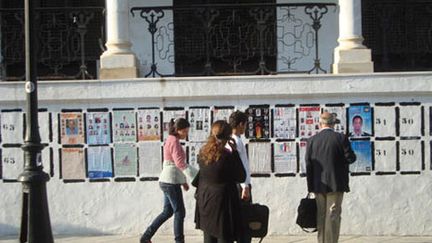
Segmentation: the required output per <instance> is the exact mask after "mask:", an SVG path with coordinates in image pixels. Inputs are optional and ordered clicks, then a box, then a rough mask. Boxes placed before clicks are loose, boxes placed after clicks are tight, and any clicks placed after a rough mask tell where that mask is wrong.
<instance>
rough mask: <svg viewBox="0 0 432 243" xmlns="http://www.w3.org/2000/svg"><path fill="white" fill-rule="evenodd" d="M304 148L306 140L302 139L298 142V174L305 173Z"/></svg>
mask: <svg viewBox="0 0 432 243" xmlns="http://www.w3.org/2000/svg"><path fill="white" fill-rule="evenodd" d="M306 148H307V141H306V140H302V141H300V142H299V153H300V155H299V161H300V163H299V164H300V174H306Z"/></svg>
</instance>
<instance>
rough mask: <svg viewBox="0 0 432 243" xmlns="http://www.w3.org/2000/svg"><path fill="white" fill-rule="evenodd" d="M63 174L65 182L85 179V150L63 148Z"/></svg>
mask: <svg viewBox="0 0 432 243" xmlns="http://www.w3.org/2000/svg"><path fill="white" fill-rule="evenodd" d="M61 172H62V179H64V180H77V179H85V176H86V171H85V161H84V149H83V148H62V150H61Z"/></svg>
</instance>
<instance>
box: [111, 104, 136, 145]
mask: <svg viewBox="0 0 432 243" xmlns="http://www.w3.org/2000/svg"><path fill="white" fill-rule="evenodd" d="M113 134H114V139H113V140H114V142H116V143H117V142H136V121H135V112H134V111H132V110H125V111H121V110H115V111H113Z"/></svg>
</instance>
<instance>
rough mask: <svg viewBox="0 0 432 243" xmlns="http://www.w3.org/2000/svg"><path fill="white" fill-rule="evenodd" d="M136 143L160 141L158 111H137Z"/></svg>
mask: <svg viewBox="0 0 432 243" xmlns="http://www.w3.org/2000/svg"><path fill="white" fill-rule="evenodd" d="M137 116H138V141H140V142H142V141H160V140H161V127H160V125H161V117H160V110H159V109H143V110H138V113H137Z"/></svg>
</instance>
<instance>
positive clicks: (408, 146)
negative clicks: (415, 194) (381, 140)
mask: <svg viewBox="0 0 432 243" xmlns="http://www.w3.org/2000/svg"><path fill="white" fill-rule="evenodd" d="M422 150H423V149H422V141H421V140H401V141H399V151H398V153H399V166H400V171H408V172H410V171H421V170H422V167H423V166H422V165H423V154H422Z"/></svg>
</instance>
